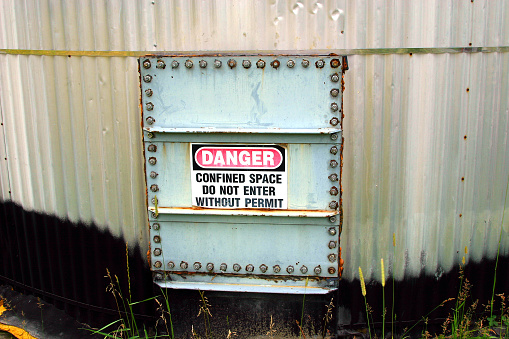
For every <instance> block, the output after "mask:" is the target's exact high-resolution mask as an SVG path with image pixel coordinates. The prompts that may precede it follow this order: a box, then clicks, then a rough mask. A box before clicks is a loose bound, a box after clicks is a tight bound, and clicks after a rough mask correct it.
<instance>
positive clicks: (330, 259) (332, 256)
mask: <svg viewBox="0 0 509 339" xmlns="http://www.w3.org/2000/svg"><path fill="white" fill-rule="evenodd" d="M327 258H328V259H329V261H330V262H335V261H336V255H335V254H334V253H331V254H329V255H328V256H327Z"/></svg>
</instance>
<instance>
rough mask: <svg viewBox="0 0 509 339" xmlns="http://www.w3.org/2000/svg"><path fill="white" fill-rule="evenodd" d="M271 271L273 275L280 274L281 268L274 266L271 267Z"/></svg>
mask: <svg viewBox="0 0 509 339" xmlns="http://www.w3.org/2000/svg"><path fill="white" fill-rule="evenodd" d="M272 269H273V270H274V273H279V272H281V267H279V265H275V266H273V267H272Z"/></svg>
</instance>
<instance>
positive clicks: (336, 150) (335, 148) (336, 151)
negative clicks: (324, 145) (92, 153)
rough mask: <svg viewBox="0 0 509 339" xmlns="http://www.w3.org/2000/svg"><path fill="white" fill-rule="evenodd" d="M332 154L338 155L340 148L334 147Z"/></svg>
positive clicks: (331, 150)
mask: <svg viewBox="0 0 509 339" xmlns="http://www.w3.org/2000/svg"><path fill="white" fill-rule="evenodd" d="M330 152H331V154H338V148H337V147H336V146H332V147H331V148H330Z"/></svg>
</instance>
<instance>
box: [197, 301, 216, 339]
mask: <svg viewBox="0 0 509 339" xmlns="http://www.w3.org/2000/svg"><path fill="white" fill-rule="evenodd" d="M198 293H199V294H200V310H199V311H198V315H197V317H199V316H200V315H202V314H203V321H204V323H205V337H206V338H209V335H210V333H211V331H210V318H211V317H212V313H210V304H209V300H208V299H207V297H206V296H205V292H204V291H198ZM193 335H195V333H194V330H193Z"/></svg>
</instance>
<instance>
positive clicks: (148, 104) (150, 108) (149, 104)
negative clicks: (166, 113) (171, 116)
mask: <svg viewBox="0 0 509 339" xmlns="http://www.w3.org/2000/svg"><path fill="white" fill-rule="evenodd" d="M145 107H146V108H147V111H151V110H153V109H154V104H153V103H151V102H147V103H146V104H145Z"/></svg>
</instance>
